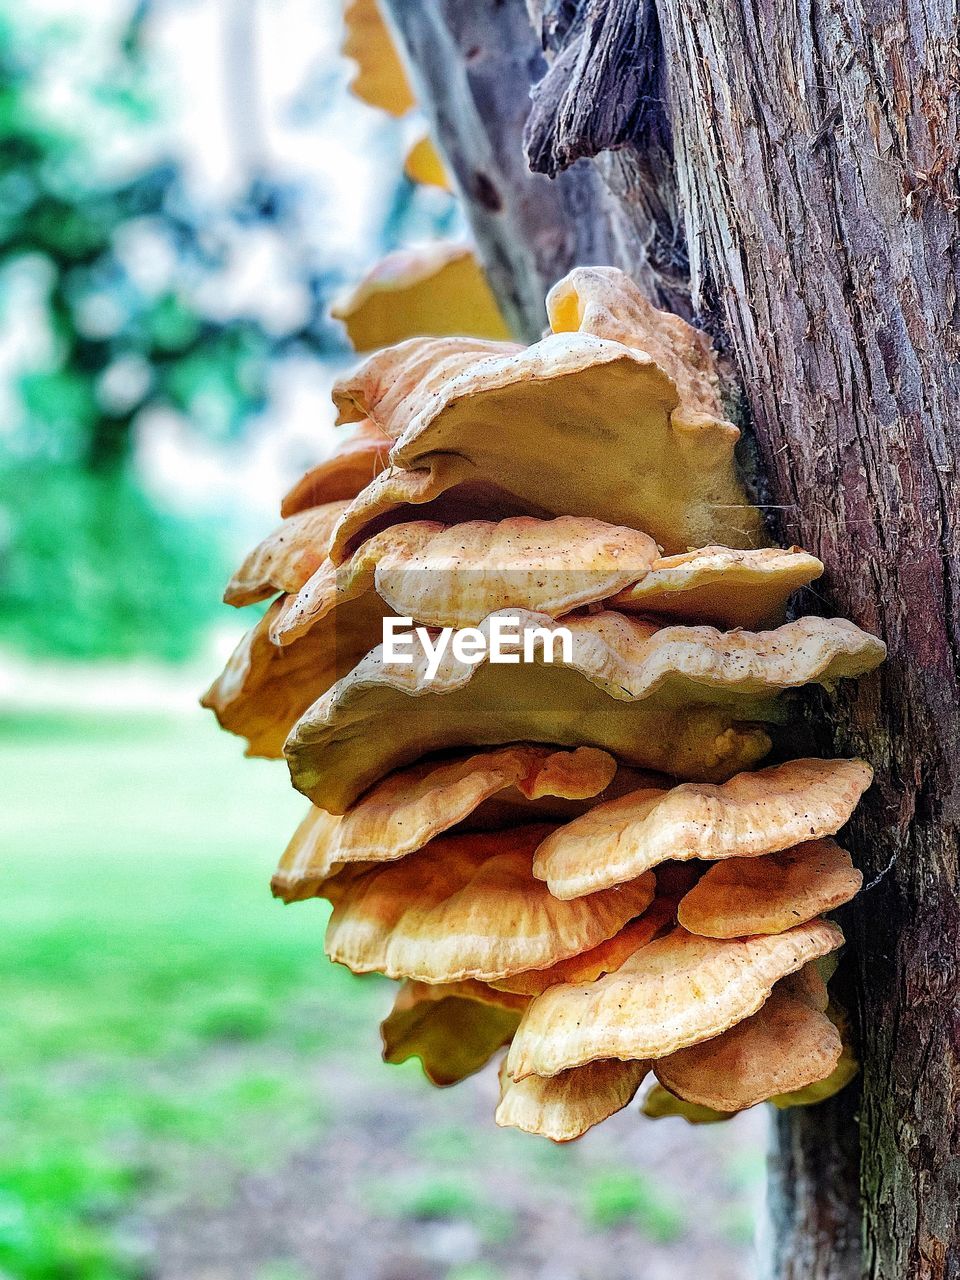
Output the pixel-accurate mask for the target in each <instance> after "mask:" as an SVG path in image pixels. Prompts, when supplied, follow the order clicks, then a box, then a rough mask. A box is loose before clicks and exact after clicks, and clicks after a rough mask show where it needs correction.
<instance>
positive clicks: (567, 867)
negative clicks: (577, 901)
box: [533, 759, 873, 936]
mask: <svg viewBox="0 0 960 1280" xmlns="http://www.w3.org/2000/svg"><path fill="white" fill-rule="evenodd" d="M872 778H873V770H872V769H871V768H870V766H869V765H868V764H866V763H865V762H864V761H863V760H815V759H801V760H790V761H788V762H787V763H786V764H780V765H774V766H772V767H771V768H768V769H759V770H757V771H756V772H754V773H739V774H737V775H736V777H734V778H731V779H730V780H729V781H727V782H724V783H722V784H720V785H718V786H715V785H711V784H709V783H684V784H682V785H681V786H678V787H673V788H671V789H669V790H664V789H662V788H644V789H641V790H638V791H636V792H633V793H632V794H627V795H625V796H621V797H619V798H616V799H613V800H610V801H607V802H605V803H603V804H599V805H596V806H595V807H594V808H592V809H591V810H589V812H587V813H585V814H584V815H583V816H582V817H580V818H577V819H575V820H574V821H573V822H571V823H569V824H568V825H567V826H565V827H561V828H560V829H559V830H558V831H556V832H554V833H553V835H551V836H550V837H548V839H547V840H545V841H544V843H543V845H542V847H541V848H540V849H538V850H537V855H536V858H535V860H534V866H533V872H534V875H536V876H538V877H540V878H541V879H544V880H546V881H547V883H548V885H549V886H550V891H551V893H554V894H556V895H557V896H558V897H562V898H568V897H575V896H576V895H577V894H580V893H591V892H593V891H594V890H595V889H598V888H605V887H608V886H609V885H612V884H616V883H617V882H618V881H621V880H629V879H631V878H632V877H633V876H635V875H639V874H640V872H642V871H647V870H649V869H650V868H651V867H655V866H657V865H658V864H659V863H661V862H663V861H665V860H667V859H671V860H677V861H683V860H685V859H688V858H704V859H711V860H718V859H724V858H739V859H741V860H742V859H745V858H754V857H757V856H759V855H761V854H767V853H776V852H778V851H779V850H782V849H788V848H790V847H791V846H792V845H795V844H798V843H799V842H800V841H807V840H817V839H820V838H821V837H823V836H825V835H832V834H833V833H834V832H835V831H838V830H839V829H840V827H842V826H843V825H844V823H845V822H847V820H848V819H849V817H850V815H851V814H852V813H853V810H854V808H855V807H856V805H857V802H858V801H859V799H860V797H861V795H863V793H864V791H865V790H866V789H867V787H868V786H869V785H870V782H871V780H872ZM742 932H748V931H742ZM741 936H742V933H741Z"/></svg>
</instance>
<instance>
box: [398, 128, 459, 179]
mask: <svg viewBox="0 0 960 1280" xmlns="http://www.w3.org/2000/svg"><path fill="white" fill-rule="evenodd" d="M403 172H404V173H405V174H406V175H407V177H408V178H409V179H410V181H411V182H419V183H421V184H422V185H423V186H426V187H439V188H440V189H441V190H442V191H451V192H452V191H453V183H452V182H451V181H450V174H449V173H448V172H447V166H446V165H445V164H444V162H443V159H442V157H441V155H440V153H439V151H438V150H437V148H436V146H435V145H434V143H433V139H432V138H431V137H430V136H429V135H428V134H422V135H421V136H420V137H419V138H418V139H417V140H416V142H414V144H413V146H412V147H411V148H410V150H409V151H408V152H407V157H406V159H405V160H404V162H403Z"/></svg>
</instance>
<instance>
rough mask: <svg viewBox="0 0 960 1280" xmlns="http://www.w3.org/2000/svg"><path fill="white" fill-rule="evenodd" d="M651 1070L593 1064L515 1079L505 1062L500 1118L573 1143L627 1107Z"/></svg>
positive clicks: (624, 1064)
mask: <svg viewBox="0 0 960 1280" xmlns="http://www.w3.org/2000/svg"><path fill="white" fill-rule="evenodd" d="M649 1070H650V1064H649V1063H647V1062H613V1061H609V1062H590V1063H588V1064H587V1065H586V1066H584V1067H574V1068H573V1069H572V1070H570V1071H561V1072H560V1074H559V1075H555V1076H551V1077H549V1078H544V1077H543V1076H527V1077H526V1079H525V1080H520V1081H516V1080H513V1079H511V1077H510V1076H509V1075H508V1073H507V1071H506V1069H505V1064H504V1066H503V1067H501V1070H500V1102H499V1105H498V1106H497V1111H496V1122H497V1124H498V1125H501V1126H502V1127H504V1128H512V1129H522V1130H523V1132H524V1133H536V1134H540V1135H541V1136H542V1137H544V1138H550V1140H551V1141H553V1142H571V1141H572V1140H573V1139H574V1138H579V1137H581V1135H583V1134H584V1133H586V1132H587V1130H588V1129H592V1128H593V1126H594V1125H595V1124H599V1123H600V1121H601V1120H606V1119H607V1118H608V1117H609V1116H612V1115H613V1114H614V1113H615V1112H617V1111H622V1110H623V1108H624V1107H626V1106H627V1105H629V1103H630V1102H631V1101H632V1100H633V1097H634V1095H635V1094H636V1092H637V1090H638V1089H639V1088H640V1085H641V1083H642V1082H643V1079H644V1077H645V1076H646V1075H647V1074H648V1072H649Z"/></svg>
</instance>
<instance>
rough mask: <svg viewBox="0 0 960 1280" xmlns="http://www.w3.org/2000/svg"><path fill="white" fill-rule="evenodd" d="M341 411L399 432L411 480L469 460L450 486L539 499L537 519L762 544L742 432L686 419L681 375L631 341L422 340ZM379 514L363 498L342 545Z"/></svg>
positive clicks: (379, 367) (359, 388)
mask: <svg viewBox="0 0 960 1280" xmlns="http://www.w3.org/2000/svg"><path fill="white" fill-rule="evenodd" d="M334 402H335V403H336V404H337V406H338V408H339V410H340V418H339V420H340V421H352V420H354V419H356V418H358V417H370V418H373V419H374V421H376V422H378V423H379V425H380V426H381V427H382V428H383V429H384V430H385V431H386V432H387V434H389V435H391V436H393V437H394V438H395V440H396V444H395V445H394V448H393V450H392V452H391V462H392V463H393V464H394V465H395V466H397V467H399V468H401V469H402V470H405V471H413V470H418V469H421V470H428V471H434V470H435V468H436V466H437V464H438V463H441V464H442V463H443V462H444V460H445V459H446V458H448V457H449V456H450V455H453V456H454V457H455V458H457V459H459V461H460V465H461V470H460V471H455V472H453V473H452V474H449V475H447V476H446V477H444V479H443V483H444V484H445V486H446V487H447V488H449V487H451V486H452V485H453V484H456V483H461V482H462V481H463V480H464V479H465V478H467V477H469V478H472V479H473V480H474V481H477V482H482V483H484V484H486V485H489V486H493V487H494V488H497V489H500V490H503V491H505V492H506V493H507V494H511V495H513V497H514V498H515V499H517V500H520V501H522V502H523V503H526V504H527V507H528V511H527V513H528V514H542V513H548V514H567V515H582V516H591V517H594V518H596V519H601V520H607V521H609V522H610V523H613V524H619V525H625V526H627V527H629V528H635V529H643V530H645V531H646V532H647V533H649V534H650V535H651V536H653V537H654V538H656V539H657V541H658V542H659V543H660V544H661V545H662V546H664V547H665V548H666V549H667V551H668V552H671V553H674V552H680V551H685V550H687V548H688V547H689V546H691V545H703V544H705V543H708V542H723V543H725V544H727V545H730V546H734V547H737V546H740V547H744V546H753V545H756V544H757V542H758V541H762V537H763V535H762V531H761V528H760V524H759V517H758V515H757V512H756V509H755V508H754V507H752V506H750V504H749V502H748V501H747V498H746V494H745V492H744V490H743V488H742V486H741V484H740V481H739V480H738V479H737V476H736V472H735V468H734V461H733V450H734V446H735V444H736V441H737V439H738V437H739V431H738V430H737V428H736V427H734V426H733V425H732V424H731V423H729V422H725V421H722V420H721V419H718V418H710V417H708V416H706V415H704V414H686V415H676V414H674V413H673V411H674V409H676V407H677V404H678V396H677V389H676V386H675V385H674V382H673V381H672V380H671V378H670V377H669V376H668V375H667V373H666V372H664V370H663V369H662V368H661V367H660V366H659V365H658V364H657V363H656V362H655V361H654V360H653V359H652V358H651V357H650V356H648V355H646V354H644V353H643V352H641V351H638V350H636V349H634V348H631V347H626V346H623V345H622V344H621V343H618V342H609V341H605V340H603V339H600V338H594V337H592V336H591V335H588V334H580V333H570V334H553V335H550V336H549V337H547V338H544V339H543V340H542V341H540V342H538V343H535V344H534V345H533V346H531V347H527V348H526V349H517V348H510V347H507V348H505V349H501V350H500V351H493V352H491V351H487V352H484V351H483V350H480V349H477V350H475V351H474V352H473V353H471V352H470V351H469V350H468V349H466V348H462V347H461V348H458V347H457V346H455V345H454V344H452V343H449V342H448V343H446V344H440V345H438V344H436V343H434V344H433V345H427V344H425V343H424V342H423V341H420V342H418V341H416V340H414V341H412V342H411V343H404V344H401V345H400V346H398V347H395V348H393V349H392V350H391V351H388V352H381V353H380V354H379V355H378V356H375V357H373V358H372V360H369V361H367V362H366V364H365V365H362V366H361V367H360V368H359V369H358V370H357V371H356V372H355V373H354V374H352V375H350V376H348V377H347V378H345V379H342V380H341V381H340V382H339V383H338V384H337V386H336V387H335V389H334ZM517 423H523V425H524V429H523V430H517V427H516V424H517ZM572 458H576V465H571V459H572ZM463 464H469V471H468V472H466V473H464V472H463V470H462V467H463ZM433 488H434V490H435V489H436V483H435V485H434V486H433ZM379 496H380V499H381V503H380V512H379V514H380V518H381V519H382V518H383V516H384V513H385V507H384V503H383V501H382V499H383V494H382V493H381V494H380V495H379ZM435 496H436V493H435V492H434V493H432V494H431V498H432V497H435ZM428 500H429V499H428ZM427 514H429V515H433V512H429V513H427ZM370 518H371V513H370V512H369V510H367V504H366V502H365V501H364V500H363V499H362V498H361V499H358V500H357V503H356V504H355V509H351V510H350V511H348V512H346V513H345V515H344V517H343V529H342V531H341V535H340V536H341V542H343V543H345V544H349V542H350V541H351V540H352V541H353V542H354V543H356V541H358V540H360V539H361V538H362V537H363V536H364V531H365V528H367V527H368V522H369V519H370ZM365 522H366V523H365Z"/></svg>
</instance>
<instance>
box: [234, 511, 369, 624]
mask: <svg viewBox="0 0 960 1280" xmlns="http://www.w3.org/2000/svg"><path fill="white" fill-rule="evenodd" d="M345 506H346V503H345V502H327V503H325V504H324V505H323V506H320V507H309V508H308V509H307V510H306V511H301V512H299V513H298V514H297V515H294V516H290V517H289V518H288V519H286V520H284V522H283V524H281V525H280V526H279V527H278V528H276V529H274V530H273V532H272V533H270V534H269V535H268V536H267V537H266V538H264V540H263V541H262V542H260V543H258V545H257V546H256V547H254V549H253V550H252V551H251V552H250V554H249V555H248V556H247V558H246V559H245V560H244V562H243V564H242V565H241V566H240V568H239V569H238V570H237V572H236V573H235V574H234V575H233V577H232V578H231V579H230V581H229V583H228V584H227V589H226V591H225V592H224V594H223V599H224V603H225V604H232V605H235V606H237V607H240V606H242V605H247V604H255V603H256V602H257V601H258V600H266V599H268V597H270V596H273V595H276V594H277V593H278V592H288V593H293V594H294V595H295V594H296V593H297V592H298V591H299V590H300V588H301V587H302V586H304V584H305V583H306V582H308V581H309V580H310V578H311V576H312V575H313V573H314V572H315V571H316V570H317V569H318V568H319V567H320V565H321V564H322V563H323V561H324V560H325V559H326V556H327V548H328V546H329V545H330V535H331V533H332V532H333V528H334V525H335V524H336V523H337V520H338V519H339V518H340V515H341V513H342V512H343V509H344V507H345Z"/></svg>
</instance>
